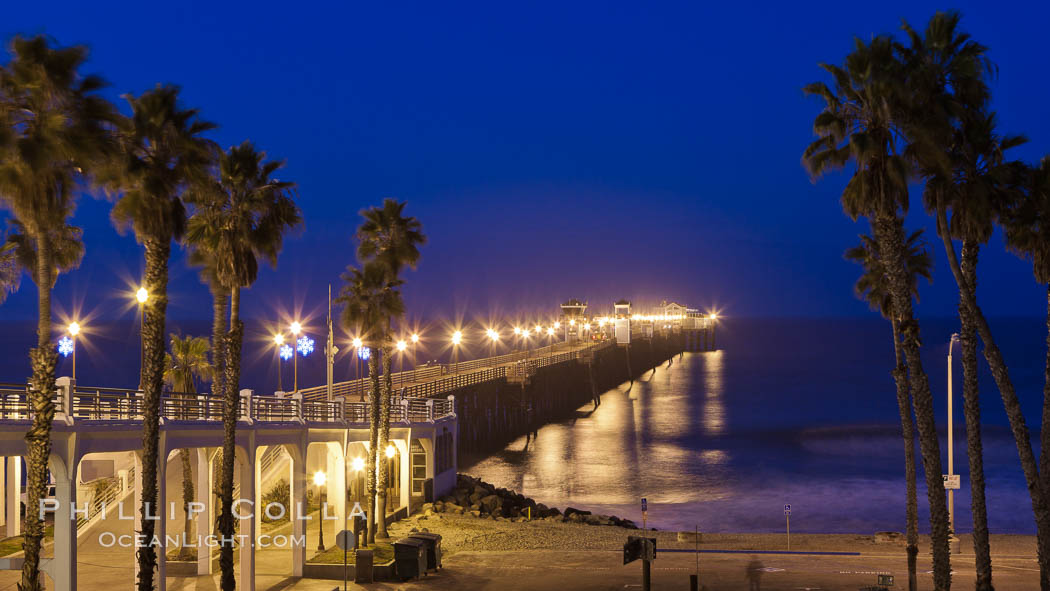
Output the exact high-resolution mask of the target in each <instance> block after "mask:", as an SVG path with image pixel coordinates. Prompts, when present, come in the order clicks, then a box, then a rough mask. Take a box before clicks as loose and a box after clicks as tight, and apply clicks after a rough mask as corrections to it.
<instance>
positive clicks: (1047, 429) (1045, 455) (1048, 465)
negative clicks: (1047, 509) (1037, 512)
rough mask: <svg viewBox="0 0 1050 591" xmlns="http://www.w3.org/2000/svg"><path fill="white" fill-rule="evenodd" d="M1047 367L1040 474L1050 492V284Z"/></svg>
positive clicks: (1048, 289) (1048, 292) (1049, 293)
mask: <svg viewBox="0 0 1050 591" xmlns="http://www.w3.org/2000/svg"><path fill="white" fill-rule="evenodd" d="M1046 329H1047V334H1046V366H1045V369H1044V370H1043V373H1044V378H1043V426H1042V428H1041V429H1040V431H1039V474H1040V475H1041V476H1042V481H1043V490H1044V491H1047V492H1050V284H1047V286H1046Z"/></svg>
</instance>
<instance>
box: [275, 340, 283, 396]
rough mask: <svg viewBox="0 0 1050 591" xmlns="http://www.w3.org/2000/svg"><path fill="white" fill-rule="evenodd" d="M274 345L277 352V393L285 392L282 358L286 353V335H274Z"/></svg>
mask: <svg viewBox="0 0 1050 591" xmlns="http://www.w3.org/2000/svg"><path fill="white" fill-rule="evenodd" d="M273 344H274V347H275V348H276V350H277V391H278V392H284V380H282V379H281V357H282V355H281V354H282V353H283V352H284V346H285V345H284V335H283V334H281V333H277V334H275V335H273Z"/></svg>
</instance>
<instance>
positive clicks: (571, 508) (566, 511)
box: [565, 507, 591, 515]
mask: <svg viewBox="0 0 1050 591" xmlns="http://www.w3.org/2000/svg"><path fill="white" fill-rule="evenodd" d="M574 513H575V514H577V515H590V514H591V512H590V511H581V510H579V509H576V508H573V507H566V508H565V514H566V515H570V514H574Z"/></svg>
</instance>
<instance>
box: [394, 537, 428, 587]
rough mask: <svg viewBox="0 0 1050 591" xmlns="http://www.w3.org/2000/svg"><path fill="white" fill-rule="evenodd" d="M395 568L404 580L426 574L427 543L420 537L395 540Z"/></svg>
mask: <svg viewBox="0 0 1050 591" xmlns="http://www.w3.org/2000/svg"><path fill="white" fill-rule="evenodd" d="M394 569H396V570H397V577H398V578H399V579H401V580H402V581H407V580H408V579H411V578H413V577H415V578H417V579H418V578H419V576H420V575H423V576H426V574H427V543H426V542H424V541H423V540H420V539H418V538H401V539H400V540H398V541H396V542H394Z"/></svg>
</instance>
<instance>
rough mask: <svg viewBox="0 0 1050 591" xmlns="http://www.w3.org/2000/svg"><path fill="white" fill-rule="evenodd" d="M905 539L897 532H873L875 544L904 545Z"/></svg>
mask: <svg viewBox="0 0 1050 591" xmlns="http://www.w3.org/2000/svg"><path fill="white" fill-rule="evenodd" d="M905 542H906V539H905V537H904V534H902V533H900V532H899V531H877V532H875V543H876V544H904V543H905Z"/></svg>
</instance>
